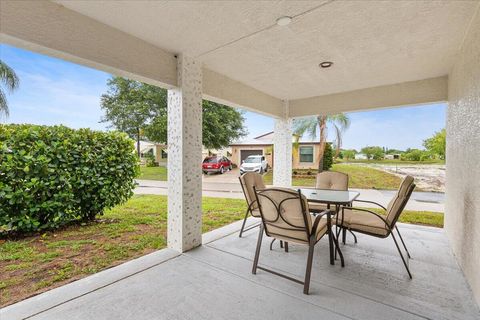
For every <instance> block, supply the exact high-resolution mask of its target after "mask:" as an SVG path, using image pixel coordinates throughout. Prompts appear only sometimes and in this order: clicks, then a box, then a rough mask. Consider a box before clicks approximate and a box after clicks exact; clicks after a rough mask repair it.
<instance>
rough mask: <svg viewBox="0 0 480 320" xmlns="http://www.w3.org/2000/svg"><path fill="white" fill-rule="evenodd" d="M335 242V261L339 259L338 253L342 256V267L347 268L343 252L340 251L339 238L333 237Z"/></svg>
mask: <svg viewBox="0 0 480 320" xmlns="http://www.w3.org/2000/svg"><path fill="white" fill-rule="evenodd" d="M333 241H334V242H335V259H336V258H337V252H338V255H339V256H340V265H341V266H342V268H343V267H345V260H344V259H343V253H342V250H341V249H340V245H339V244H338V239H337V237H333Z"/></svg>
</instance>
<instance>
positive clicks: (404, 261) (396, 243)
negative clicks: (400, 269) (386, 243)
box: [391, 232, 412, 279]
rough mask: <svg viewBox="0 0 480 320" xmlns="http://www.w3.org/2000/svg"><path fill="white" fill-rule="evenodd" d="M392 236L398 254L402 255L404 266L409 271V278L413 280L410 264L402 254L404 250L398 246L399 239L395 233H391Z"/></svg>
mask: <svg viewBox="0 0 480 320" xmlns="http://www.w3.org/2000/svg"><path fill="white" fill-rule="evenodd" d="M391 235H392V238H393V241H394V242H395V246H396V247H397V250H398V253H399V254H400V257H401V258H402V261H403V265H404V266H405V269H407V272H408V276H409V277H410V279H412V274H411V273H410V268H409V267H408V263H407V261H406V260H405V257H404V256H403V254H402V250H401V249H400V247H399V246H398V242H397V239H395V235H394V234H393V232H392V233H391Z"/></svg>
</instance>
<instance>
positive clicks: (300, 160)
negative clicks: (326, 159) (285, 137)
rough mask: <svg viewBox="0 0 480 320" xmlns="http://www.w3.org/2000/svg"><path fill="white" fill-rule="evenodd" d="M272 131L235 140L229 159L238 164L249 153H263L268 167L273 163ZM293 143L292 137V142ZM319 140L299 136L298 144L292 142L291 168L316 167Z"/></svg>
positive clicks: (249, 154)
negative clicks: (247, 138) (246, 138)
mask: <svg viewBox="0 0 480 320" xmlns="http://www.w3.org/2000/svg"><path fill="white" fill-rule="evenodd" d="M273 135H274V133H273V131H272V132H268V133H265V134H262V135H260V136H258V137H255V138H253V139H251V140H246V141H241V142H235V143H232V144H231V145H230V147H231V148H232V156H231V158H230V160H231V161H232V162H233V163H234V164H236V165H240V164H241V163H242V161H243V160H245V158H247V157H248V156H251V155H263V156H265V159H266V160H267V163H268V165H269V166H270V167H273V166H274V164H275V159H274V158H273ZM293 143H295V137H293V140H292V144H293ZM319 147H320V142H318V141H313V140H312V139H310V138H303V137H301V138H300V139H299V141H298V145H297V144H294V147H293V152H292V168H293V169H316V168H318V162H319V158H318V154H319Z"/></svg>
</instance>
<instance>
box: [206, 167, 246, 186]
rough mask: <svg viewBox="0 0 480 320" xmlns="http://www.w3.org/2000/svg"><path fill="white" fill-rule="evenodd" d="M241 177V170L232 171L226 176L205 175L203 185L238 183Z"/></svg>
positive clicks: (216, 174)
mask: <svg viewBox="0 0 480 320" xmlns="http://www.w3.org/2000/svg"><path fill="white" fill-rule="evenodd" d="M239 176H240V169H238V168H235V169H232V171H227V172H225V173H224V174H219V173H211V174H204V175H203V183H238V177H239Z"/></svg>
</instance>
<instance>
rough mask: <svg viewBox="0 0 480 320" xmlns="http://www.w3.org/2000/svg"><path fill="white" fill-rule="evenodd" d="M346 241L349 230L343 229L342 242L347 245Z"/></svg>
mask: <svg viewBox="0 0 480 320" xmlns="http://www.w3.org/2000/svg"><path fill="white" fill-rule="evenodd" d="M346 241H347V229H345V228H343V229H342V242H343V244H345V242H346Z"/></svg>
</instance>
